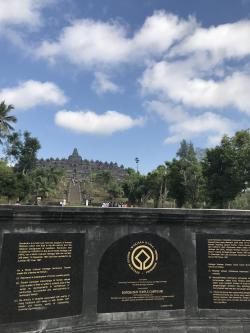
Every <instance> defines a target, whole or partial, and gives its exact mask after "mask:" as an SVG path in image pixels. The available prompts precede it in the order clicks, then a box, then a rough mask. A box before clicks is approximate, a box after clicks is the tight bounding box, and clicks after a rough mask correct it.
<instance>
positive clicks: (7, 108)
mask: <svg viewBox="0 0 250 333" xmlns="http://www.w3.org/2000/svg"><path fill="white" fill-rule="evenodd" d="M13 109H14V106H13V105H11V104H10V105H6V104H5V102H1V103H0V144H2V139H4V138H6V137H7V135H9V134H10V132H11V131H13V130H14V128H13V127H12V124H13V123H16V121H17V118H16V117H15V116H12V115H9V113H10V112H11V111H12V110H13Z"/></svg>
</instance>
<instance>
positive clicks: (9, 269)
mask: <svg viewBox="0 0 250 333" xmlns="http://www.w3.org/2000/svg"><path fill="white" fill-rule="evenodd" d="M83 253H84V235H83V234H71V233H66V234H58V233H56V234H55V233H51V234H48V233H43V234H41V233H39V234H38V233H37V234H31V233H29V234H16V233H15V234H5V235H4V239H3V248H2V256H1V267H0V295H1V298H0V322H3V323H5V322H9V323H10V322H11V323H13V322H21V321H33V320H40V319H47V318H57V317H65V316H73V315H76V314H80V313H81V311H82V293H83V291H82V287H83Z"/></svg>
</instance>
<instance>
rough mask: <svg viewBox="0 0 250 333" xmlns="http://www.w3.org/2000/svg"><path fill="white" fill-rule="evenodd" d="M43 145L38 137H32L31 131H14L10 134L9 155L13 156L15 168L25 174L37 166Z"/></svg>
mask: <svg viewBox="0 0 250 333" xmlns="http://www.w3.org/2000/svg"><path fill="white" fill-rule="evenodd" d="M40 148H41V145H40V143H39V141H38V139H37V138H35V137H32V136H31V134H30V132H28V131H25V132H24V134H23V135H22V134H21V133H18V132H14V133H13V134H11V135H9V136H8V148H7V156H9V157H12V158H13V159H14V162H15V169H16V171H17V172H20V173H22V174H23V175H25V174H27V173H29V172H30V171H31V170H32V169H34V168H35V165H36V159H37V151H38V150H39V149H40Z"/></svg>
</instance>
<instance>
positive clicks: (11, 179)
mask: <svg viewBox="0 0 250 333" xmlns="http://www.w3.org/2000/svg"><path fill="white" fill-rule="evenodd" d="M0 196H4V197H7V198H8V201H9V200H10V199H12V198H15V197H17V196H18V181H17V177H16V175H15V173H14V171H13V168H11V167H9V166H8V165H7V164H6V162H4V161H0Z"/></svg>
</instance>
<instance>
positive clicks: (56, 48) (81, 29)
mask: <svg viewBox="0 0 250 333" xmlns="http://www.w3.org/2000/svg"><path fill="white" fill-rule="evenodd" d="M194 26H195V22H194V20H193V19H192V18H190V19H189V20H188V21H184V20H181V19H179V18H178V17H177V16H175V15H172V14H168V13H166V12H164V11H158V12H155V13H154V14H153V15H152V16H151V17H149V18H147V19H146V21H145V23H144V25H143V26H142V27H141V29H139V30H138V31H137V32H135V34H134V35H133V36H132V37H128V31H127V29H126V28H125V27H124V26H122V25H121V24H120V23H118V22H115V21H109V22H102V21H94V20H91V19H82V20H78V21H75V22H73V23H72V25H71V26H68V27H66V28H64V29H63V31H62V32H61V34H60V36H59V38H58V40H57V41H54V42H50V41H44V42H43V43H42V44H41V45H40V47H39V48H38V49H37V50H36V55H37V56H38V57H42V58H47V59H48V60H50V61H54V60H55V58H58V57H59V58H63V59H66V60H67V61H69V62H70V63H73V64H76V65H81V66H86V67H89V66H96V65H116V64H120V63H126V62H131V61H132V62H133V61H136V60H137V61H138V60H139V61H140V62H142V59H143V62H144V61H145V60H146V59H145V58H148V57H149V56H151V55H160V54H162V53H163V52H165V51H166V50H167V49H168V48H169V47H170V46H171V45H172V44H173V43H174V42H175V41H177V40H179V39H182V38H183V37H184V36H185V35H186V34H187V33H188V32H190V31H192V30H193V29H194Z"/></svg>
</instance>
